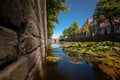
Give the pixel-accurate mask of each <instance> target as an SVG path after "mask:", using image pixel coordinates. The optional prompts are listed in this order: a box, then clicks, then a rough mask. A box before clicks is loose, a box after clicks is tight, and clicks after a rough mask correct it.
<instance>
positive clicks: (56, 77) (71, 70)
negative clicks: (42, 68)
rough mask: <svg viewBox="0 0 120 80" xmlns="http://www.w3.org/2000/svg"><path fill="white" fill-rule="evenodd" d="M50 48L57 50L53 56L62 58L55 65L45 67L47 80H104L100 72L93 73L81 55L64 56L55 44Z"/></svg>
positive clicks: (91, 67) (92, 69)
mask: <svg viewBox="0 0 120 80" xmlns="http://www.w3.org/2000/svg"><path fill="white" fill-rule="evenodd" d="M52 47H53V48H57V50H56V51H53V55H54V56H57V57H58V56H59V57H62V60H60V61H59V62H58V63H56V65H53V64H52V65H49V66H47V80H106V79H105V76H103V75H102V72H99V70H97V71H95V69H94V68H93V66H91V65H90V62H89V64H88V63H87V62H86V61H85V60H84V59H83V58H82V56H81V55H78V56H76V55H75V56H71V55H69V54H65V53H64V52H63V50H62V48H60V46H59V45H57V44H54V45H52ZM101 76H102V77H101Z"/></svg>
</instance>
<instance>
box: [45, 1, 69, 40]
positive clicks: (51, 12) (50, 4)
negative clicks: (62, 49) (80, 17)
mask: <svg viewBox="0 0 120 80" xmlns="http://www.w3.org/2000/svg"><path fill="white" fill-rule="evenodd" d="M61 11H63V12H67V11H68V10H67V7H66V0H47V30H48V38H51V36H52V35H53V30H54V28H55V26H54V22H56V23H59V20H58V16H59V15H60V12H61Z"/></svg>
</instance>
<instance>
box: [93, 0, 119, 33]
mask: <svg viewBox="0 0 120 80" xmlns="http://www.w3.org/2000/svg"><path fill="white" fill-rule="evenodd" d="M93 16H94V19H97V21H98V23H100V22H103V21H104V20H105V19H108V20H109V22H110V24H111V32H114V28H113V24H112V21H111V20H112V19H113V18H115V17H120V0H100V1H99V2H98V3H97V4H96V9H95V11H94V15H93Z"/></svg>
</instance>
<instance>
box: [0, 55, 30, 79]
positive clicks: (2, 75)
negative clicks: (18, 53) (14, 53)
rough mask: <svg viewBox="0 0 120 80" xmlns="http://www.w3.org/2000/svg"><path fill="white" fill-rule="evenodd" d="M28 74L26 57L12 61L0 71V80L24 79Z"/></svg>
mask: <svg viewBox="0 0 120 80" xmlns="http://www.w3.org/2000/svg"><path fill="white" fill-rule="evenodd" d="M27 75H28V58H27V57H24V58H21V60H18V61H17V62H14V63H13V64H11V65H10V66H9V67H7V68H5V69H4V70H3V71H1V72H0V80H25V79H26V78H27Z"/></svg>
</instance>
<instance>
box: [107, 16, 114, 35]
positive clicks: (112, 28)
mask: <svg viewBox="0 0 120 80" xmlns="http://www.w3.org/2000/svg"><path fill="white" fill-rule="evenodd" d="M108 20H109V22H110V25H111V34H114V33H115V32H114V26H113V23H112V21H111V18H108Z"/></svg>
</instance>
